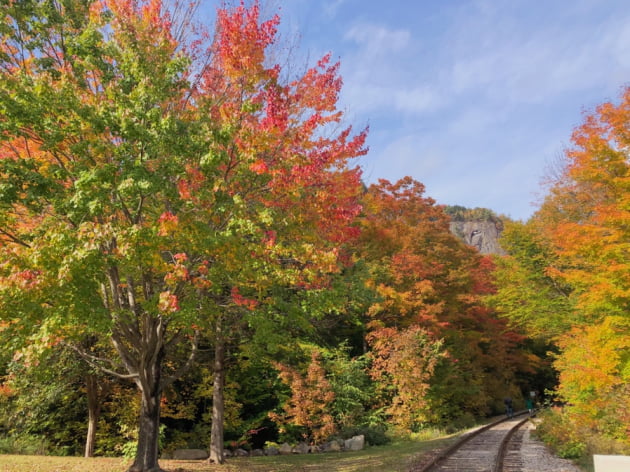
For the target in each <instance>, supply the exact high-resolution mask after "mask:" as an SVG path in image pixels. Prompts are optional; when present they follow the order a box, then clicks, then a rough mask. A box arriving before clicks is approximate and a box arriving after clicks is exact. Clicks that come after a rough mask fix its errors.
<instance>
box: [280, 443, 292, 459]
mask: <svg viewBox="0 0 630 472" xmlns="http://www.w3.org/2000/svg"><path fill="white" fill-rule="evenodd" d="M278 452H279V453H280V455H281V456H286V455H289V454H292V453H293V448H292V447H291V446H290V445H288V444H287V443H284V444H283V445H282V446H280V449H279V450H278Z"/></svg>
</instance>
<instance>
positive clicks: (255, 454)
mask: <svg viewBox="0 0 630 472" xmlns="http://www.w3.org/2000/svg"><path fill="white" fill-rule="evenodd" d="M249 455H250V456H251V457H259V456H264V455H265V452H264V451H263V450H262V449H252V451H251V452H250V453H249Z"/></svg>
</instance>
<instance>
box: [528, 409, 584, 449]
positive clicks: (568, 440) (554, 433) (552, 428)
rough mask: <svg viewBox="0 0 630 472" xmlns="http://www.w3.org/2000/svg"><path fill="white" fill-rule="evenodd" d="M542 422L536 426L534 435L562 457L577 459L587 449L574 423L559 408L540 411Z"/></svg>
mask: <svg viewBox="0 0 630 472" xmlns="http://www.w3.org/2000/svg"><path fill="white" fill-rule="evenodd" d="M540 417H541V418H542V422H541V423H540V424H539V425H538V426H537V427H536V435H537V436H538V437H539V438H540V439H541V440H542V441H543V442H545V443H546V444H548V445H549V446H550V447H551V448H552V449H553V450H554V451H555V453H556V454H558V456H560V457H562V458H564V459H578V458H580V457H582V456H583V455H584V454H585V453H586V450H587V447H586V443H585V442H584V441H583V440H582V438H580V436H579V434H578V433H577V428H576V427H575V425H573V424H571V422H570V420H569V419H568V417H567V416H566V415H564V414H563V412H562V410H560V409H559V408H554V409H551V410H548V411H545V412H543V413H541V415H540Z"/></svg>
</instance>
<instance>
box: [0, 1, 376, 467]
mask: <svg viewBox="0 0 630 472" xmlns="http://www.w3.org/2000/svg"><path fill="white" fill-rule="evenodd" d="M2 17H3V22H2V33H3V40H2V44H1V47H2V51H1V55H0V61H1V63H0V71H1V76H0V82H1V85H2V90H3V92H2V93H1V94H0V108H1V109H2V111H3V117H2V118H0V128H1V130H2V133H1V136H2V143H1V145H0V152H1V155H0V157H1V159H0V164H1V166H0V173H1V174H2V176H3V179H4V183H3V185H2V188H0V202H1V204H2V207H1V208H2V211H1V216H0V233H1V235H2V244H1V250H2V253H3V260H4V261H6V262H5V263H4V264H3V265H2V268H1V271H2V273H1V274H0V275H1V276H2V278H1V284H0V285H1V290H0V300H1V302H0V303H1V305H2V308H3V323H4V324H6V325H7V326H8V328H7V329H11V330H13V331H14V332H16V333H17V332H20V333H22V334H23V336H21V337H20V338H19V339H30V340H31V341H33V342H32V343H31V346H39V347H36V349H39V348H40V347H41V346H45V345H47V344H51V343H53V344H54V343H58V342H62V341H63V342H65V343H67V344H69V345H72V346H73V347H74V348H75V349H76V350H77V351H78V352H80V353H81V354H82V356H83V357H84V359H86V360H87V361H89V362H91V363H92V364H94V365H98V366H99V367H100V368H101V369H103V370H105V371H106V372H109V373H111V374H113V375H117V376H118V377H121V378H126V379H131V380H133V381H134V382H135V384H136V385H137V387H138V389H139V391H140V393H141V409H140V422H139V435H138V447H137V453H136V457H135V460H134V462H133V464H132V465H131V467H130V470H132V471H149V470H158V469H159V466H158V462H157V457H158V433H159V418H160V399H161V397H162V392H163V391H164V388H165V387H166V386H167V385H168V384H170V383H172V382H173V381H174V380H175V379H176V378H177V377H178V376H180V375H181V374H182V373H183V372H184V371H185V370H186V369H187V368H188V367H189V366H190V365H191V363H192V362H193V361H194V357H195V353H196V350H197V347H196V346H197V342H198V332H199V331H204V332H206V333H209V334H210V338H211V341H212V343H213V345H214V388H213V395H214V396H213V421H212V438H211V458H212V459H213V460H214V461H216V462H222V461H223V450H222V448H223V444H222V435H223V429H222V428H223V401H224V400H223V386H224V382H225V376H224V371H225V365H224V359H225V355H226V348H227V345H228V343H229V342H231V341H232V340H234V339H238V337H239V336H242V335H245V333H247V329H250V330H253V331H254V333H255V332H256V330H257V328H260V327H264V326H267V325H270V324H274V323H275V324H276V325H277V326H287V325H290V324H291V320H290V318H288V317H287V314H293V315H294V316H300V313H304V312H307V311H308V310H309V307H310V306H311V304H314V303H317V300H319V299H320V298H322V297H324V298H325V297H326V290H327V284H328V282H327V279H328V276H329V274H335V273H337V272H339V270H340V268H341V267H342V266H343V264H347V263H349V260H348V259H347V258H346V256H345V255H344V253H343V251H342V250H340V248H341V247H342V245H343V243H344V242H345V241H347V240H349V239H350V238H352V237H354V236H356V234H357V229H356V228H355V227H354V226H353V220H354V218H355V217H356V215H357V214H358V212H359V209H360V207H359V204H358V201H357V200H358V195H359V192H360V190H361V186H360V181H359V178H360V172H359V170H358V169H357V168H350V167H348V161H349V160H350V159H352V158H354V157H357V156H359V155H361V154H363V153H364V152H365V149H364V141H365V132H361V133H358V134H353V132H352V129H351V128H350V127H347V128H342V129H341V131H339V130H337V131H334V128H333V127H332V126H331V125H337V124H339V123H340V122H341V120H342V117H343V115H342V113H341V112H340V111H338V110H337V109H336V101H337V97H338V93H339V90H340V87H341V79H340V78H339V76H338V70H339V65H338V64H334V63H331V61H330V56H325V57H324V58H322V59H321V60H320V61H319V62H318V63H317V64H316V65H315V66H314V67H312V68H310V69H308V70H307V71H306V72H305V73H304V74H303V75H302V76H300V77H297V78H296V79H294V80H289V79H286V78H284V77H283V74H282V73H281V72H282V70H281V67H280V66H279V65H271V66H270V65H268V64H267V62H268V56H267V51H268V48H269V47H270V46H271V45H272V44H273V43H274V41H275V33H276V26H277V24H278V21H279V18H278V17H277V16H276V17H273V18H272V19H270V20H267V21H261V20H260V13H259V5H258V2H254V3H253V4H252V5H251V6H249V7H246V6H245V5H244V4H243V3H241V4H240V5H238V6H236V7H234V8H231V9H227V8H225V9H219V10H218V12H217V27H216V28H217V29H216V33H215V36H214V39H213V41H212V42H211V44H210V45H209V46H206V45H205V44H204V42H203V37H201V38H200V40H188V41H187V42H183V40H182V38H185V37H186V36H187V35H186V34H184V33H186V32H187V33H192V31H193V29H192V27H191V25H190V24H188V23H186V21H187V18H188V17H187V16H186V15H183V16H182V17H179V18H178V17H173V16H172V15H171V14H170V13H169V11H168V9H167V8H165V5H163V4H162V2H160V1H159V0H146V1H133V0H125V1H122V0H121V1H114V0H111V1H99V2H96V1H94V2H90V1H79V0H76V1H64V2H37V1H25V2H9V3H3V5H2ZM307 293H308V294H309V295H308V296H307V295H305V294H307ZM295 305H297V307H296V308H293V309H287V307H290V306H295ZM90 332H109V333H110V335H111V340H112V343H113V345H114V347H115V349H116V352H117V353H118V359H105V358H101V357H99V356H97V355H95V354H94V353H90V352H86V350H82V349H81V348H80V346H79V345H78V343H77V342H75V340H78V339H79V338H80V337H81V336H83V335H85V334H86V333H90ZM184 341H187V342H188V345H189V356H188V359H187V360H185V361H183V362H181V363H180V365H176V364H175V363H173V362H172V361H171V360H169V359H173V358H181V354H182V352H180V351H182V350H183V349H184V348H185V346H186V343H184ZM173 356H175V357H173ZM167 360H168V362H167Z"/></svg>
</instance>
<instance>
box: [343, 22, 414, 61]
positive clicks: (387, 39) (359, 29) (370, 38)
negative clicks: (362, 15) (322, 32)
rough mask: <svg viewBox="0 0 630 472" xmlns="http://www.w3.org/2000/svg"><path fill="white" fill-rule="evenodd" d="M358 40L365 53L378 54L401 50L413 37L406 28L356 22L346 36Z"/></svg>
mask: <svg viewBox="0 0 630 472" xmlns="http://www.w3.org/2000/svg"><path fill="white" fill-rule="evenodd" d="M344 38H345V39H349V40H352V41H354V42H356V43H357V44H358V45H359V46H360V47H361V48H362V49H363V51H362V52H363V54H367V55H370V56H372V57H373V56H376V55H381V54H386V53H390V52H400V51H402V50H403V49H404V48H405V47H406V46H407V45H408V44H409V40H410V39H411V34H410V33H409V31H407V30H404V29H396V30H392V29H388V28H387V27H385V26H381V25H376V24H370V23H363V24H361V23H360V24H355V25H354V26H353V27H352V28H350V29H349V30H348V32H347V33H346V34H345V36H344Z"/></svg>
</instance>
